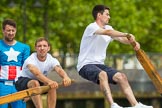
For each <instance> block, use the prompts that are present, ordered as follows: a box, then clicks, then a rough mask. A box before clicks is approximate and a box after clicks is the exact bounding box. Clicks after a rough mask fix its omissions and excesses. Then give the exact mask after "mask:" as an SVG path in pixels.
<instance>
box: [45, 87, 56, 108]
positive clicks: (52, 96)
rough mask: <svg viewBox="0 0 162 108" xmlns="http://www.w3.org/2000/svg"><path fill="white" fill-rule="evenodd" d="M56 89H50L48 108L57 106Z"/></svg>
mask: <svg viewBox="0 0 162 108" xmlns="http://www.w3.org/2000/svg"><path fill="white" fill-rule="evenodd" d="M56 98H57V96H56V89H54V88H53V89H50V90H49V91H48V96H47V102H48V108H55V107H56Z"/></svg>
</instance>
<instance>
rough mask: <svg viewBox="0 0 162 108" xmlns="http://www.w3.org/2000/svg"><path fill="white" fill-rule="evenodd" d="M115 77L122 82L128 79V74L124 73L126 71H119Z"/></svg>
mask: <svg viewBox="0 0 162 108" xmlns="http://www.w3.org/2000/svg"><path fill="white" fill-rule="evenodd" d="M113 79H114V80H115V81H116V82H120V81H127V76H126V75H125V74H124V73H120V72H117V73H116V74H115V75H114V77H113Z"/></svg>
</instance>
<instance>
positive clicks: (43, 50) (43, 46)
mask: <svg viewBox="0 0 162 108" xmlns="http://www.w3.org/2000/svg"><path fill="white" fill-rule="evenodd" d="M35 49H36V51H37V55H38V57H41V58H43V57H46V55H47V52H48V51H49V50H50V46H49V45H48V43H47V42H46V41H44V40H43V41H40V42H37V44H36V46H35Z"/></svg>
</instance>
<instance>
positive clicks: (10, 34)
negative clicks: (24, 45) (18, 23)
mask: <svg viewBox="0 0 162 108" xmlns="http://www.w3.org/2000/svg"><path fill="white" fill-rule="evenodd" d="M3 35H4V39H5V41H7V42H12V41H13V40H14V38H15V35H16V28H14V27H13V26H11V25H6V26H5V28H4V29H3Z"/></svg>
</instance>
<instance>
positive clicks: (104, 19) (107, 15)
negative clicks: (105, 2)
mask: <svg viewBox="0 0 162 108" xmlns="http://www.w3.org/2000/svg"><path fill="white" fill-rule="evenodd" d="M100 19H101V22H102V23H103V25H106V24H108V23H109V20H110V13H109V10H107V9H106V10H105V11H104V12H103V14H101V16H100Z"/></svg>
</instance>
